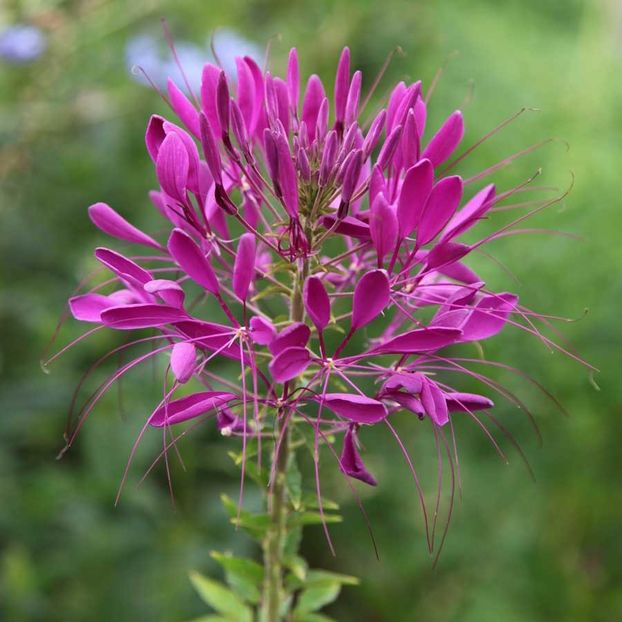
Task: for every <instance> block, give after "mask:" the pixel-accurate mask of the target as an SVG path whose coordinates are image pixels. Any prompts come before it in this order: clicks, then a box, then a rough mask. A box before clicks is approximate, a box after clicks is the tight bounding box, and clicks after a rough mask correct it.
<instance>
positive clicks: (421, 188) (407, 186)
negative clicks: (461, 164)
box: [397, 160, 434, 238]
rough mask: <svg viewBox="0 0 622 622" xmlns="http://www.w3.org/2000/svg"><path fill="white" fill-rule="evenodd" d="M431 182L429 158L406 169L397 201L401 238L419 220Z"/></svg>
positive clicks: (415, 225)
mask: <svg viewBox="0 0 622 622" xmlns="http://www.w3.org/2000/svg"><path fill="white" fill-rule="evenodd" d="M433 182H434V167H433V166H432V163H431V162H430V160H421V161H420V162H419V163H418V164H416V165H415V166H413V167H411V168H409V169H408V170H407V171H406V175H405V176H404V183H403V184H402V189H401V190H400V197H399V199H398V202H397V219H398V222H399V225H400V237H401V238H405V237H406V236H408V235H410V234H411V233H412V232H413V231H414V229H415V227H417V225H418V224H419V222H420V221H421V216H422V214H423V209H424V207H425V204H426V201H427V200H428V197H429V196H430V192H431V190H432V184H433Z"/></svg>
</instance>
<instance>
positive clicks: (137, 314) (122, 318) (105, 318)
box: [101, 304, 188, 330]
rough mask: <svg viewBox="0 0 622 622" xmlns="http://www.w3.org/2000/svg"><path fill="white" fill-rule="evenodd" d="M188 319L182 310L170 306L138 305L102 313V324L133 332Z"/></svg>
mask: <svg viewBox="0 0 622 622" xmlns="http://www.w3.org/2000/svg"><path fill="white" fill-rule="evenodd" d="M187 318H188V315H187V314H186V313H185V311H183V310H182V309H178V308H177V307H170V306H168V305H154V304H137V305H126V306H123V307H111V308H109V309H105V310H104V311H102V314H101V319H102V322H103V323H104V324H105V325H106V326H109V327H110V328H116V329H119V330H132V329H134V328H155V327H157V326H163V325H164V324H171V323H173V322H179V321H181V320H185V319H187Z"/></svg>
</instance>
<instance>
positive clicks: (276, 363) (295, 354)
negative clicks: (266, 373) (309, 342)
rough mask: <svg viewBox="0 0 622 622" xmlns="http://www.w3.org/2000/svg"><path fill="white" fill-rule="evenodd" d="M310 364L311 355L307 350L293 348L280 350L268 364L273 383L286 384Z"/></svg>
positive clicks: (297, 347) (298, 347)
mask: <svg viewBox="0 0 622 622" xmlns="http://www.w3.org/2000/svg"><path fill="white" fill-rule="evenodd" d="M310 364H311V353H310V352H309V350H307V348H302V347H300V346H293V347H291V348H285V349H284V350H281V352H279V353H278V354H277V355H276V356H275V357H274V358H273V359H272V360H271V361H270V364H269V368H270V373H271V374H272V378H273V379H274V381H275V382H279V383H282V382H287V381H288V380H292V379H293V378H296V377H297V376H300V374H302V372H303V371H304V370H305V369H307V367H309V365H310Z"/></svg>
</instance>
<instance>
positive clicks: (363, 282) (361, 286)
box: [352, 270, 391, 330]
mask: <svg viewBox="0 0 622 622" xmlns="http://www.w3.org/2000/svg"><path fill="white" fill-rule="evenodd" d="M390 299H391V286H390V284H389V277H388V275H387V273H386V271H385V270H371V271H370V272H366V273H365V274H364V275H363V276H362V277H361V279H360V281H359V282H358V283H357V284H356V287H355V288H354V296H353V299H352V330H358V329H359V328H361V327H363V326H365V325H367V324H369V323H370V322H371V321H372V320H374V319H375V318H376V317H377V316H378V315H379V314H380V313H381V312H382V311H383V310H384V309H385V308H386V307H387V306H388V304H389V301H390Z"/></svg>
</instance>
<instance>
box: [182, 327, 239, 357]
mask: <svg viewBox="0 0 622 622" xmlns="http://www.w3.org/2000/svg"><path fill="white" fill-rule="evenodd" d="M175 328H176V329H177V330H179V332H180V333H182V334H183V335H184V336H185V337H187V338H188V339H191V340H192V343H194V344H195V345H196V346H198V347H200V348H206V349H207V350H211V351H213V352H214V351H217V350H218V351H219V353H220V355H222V356H224V357H226V358H229V359H233V360H236V361H239V360H240V345H239V343H238V341H237V339H236V337H235V332H234V331H233V330H232V329H231V328H230V327H229V326H225V325H223V324H216V323H215V322H203V321H202V320H190V319H185V320H183V321H181V322H176V323H175ZM244 358H245V360H246V359H247V358H248V357H247V356H246V355H245V356H244Z"/></svg>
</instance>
